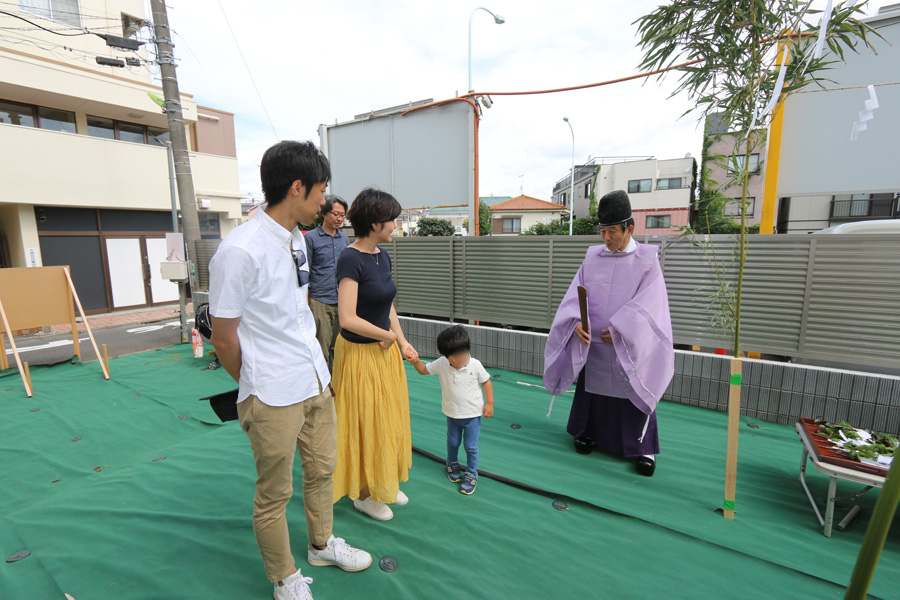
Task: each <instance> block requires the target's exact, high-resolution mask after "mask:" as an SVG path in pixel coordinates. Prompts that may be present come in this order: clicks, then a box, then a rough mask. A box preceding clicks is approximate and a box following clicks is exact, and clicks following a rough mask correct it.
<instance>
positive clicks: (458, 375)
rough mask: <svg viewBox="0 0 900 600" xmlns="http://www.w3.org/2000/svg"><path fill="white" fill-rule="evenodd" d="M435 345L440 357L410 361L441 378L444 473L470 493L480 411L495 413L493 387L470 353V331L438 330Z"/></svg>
mask: <svg viewBox="0 0 900 600" xmlns="http://www.w3.org/2000/svg"><path fill="white" fill-rule="evenodd" d="M437 347H438V352H440V353H441V357H440V358H439V359H437V360H435V361H434V362H431V363H428V364H425V363H423V362H422V361H421V360H419V359H418V358H416V359H415V360H414V361H412V365H413V366H414V367H415V368H416V371H418V372H419V374H420V375H437V376H439V377H440V379H441V395H442V402H441V408H442V409H443V412H444V414H445V415H447V477H448V478H449V479H450V481H452V482H453V483H459V482H462V485H461V486H460V490H459V491H460V492H462V493H463V494H466V495H469V494H472V493H473V492H474V491H475V486H476V485H477V484H478V433H479V431H481V417H482V415H484V416H485V417H488V418H489V417H491V416H493V414H494V388H493V387H492V386H491V376H490V375H488V372H487V371H485V370H484V367H483V366H482V365H481V362H480V361H478V360H477V359H474V358H472V356H471V355H470V354H469V350H470V349H471V344H470V343H469V334H468V333H466V330H465V329H464V328H463V327H462V326H460V325H454V326H453V327H448V328H447V329H445V330H443V331H441V332H440V333H439V334H438V336H437ZM482 389H483V390H484V395H482V393H481V392H482ZM485 398H487V402H485ZM461 440H462V441H463V446H464V447H465V449H466V473H465V475H463V476H460V475H461V474H460V470H459V443H460V441H461Z"/></svg>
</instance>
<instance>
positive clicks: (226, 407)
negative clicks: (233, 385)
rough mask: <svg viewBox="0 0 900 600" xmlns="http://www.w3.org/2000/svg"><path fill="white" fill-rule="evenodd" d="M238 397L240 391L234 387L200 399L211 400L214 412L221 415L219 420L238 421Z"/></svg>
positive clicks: (224, 421)
mask: <svg viewBox="0 0 900 600" xmlns="http://www.w3.org/2000/svg"><path fill="white" fill-rule="evenodd" d="M237 397H238V391H237V390H236V389H234V390H231V391H230V392H223V393H221V394H216V395H215V396H207V397H206V398H200V401H201V402H203V401H204V400H209V405H210V406H211V407H212V409H213V412H214V413H216V416H217V417H219V420H221V421H222V422H223V423H227V422H228V421H237V418H238V412H237Z"/></svg>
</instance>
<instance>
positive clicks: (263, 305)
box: [209, 141, 372, 600]
mask: <svg viewBox="0 0 900 600" xmlns="http://www.w3.org/2000/svg"><path fill="white" fill-rule="evenodd" d="M260 176H261V179H262V188H263V193H264V195H265V198H266V203H267V206H266V209H265V210H264V211H259V212H257V214H256V216H255V217H254V218H253V219H252V220H251V221H249V222H247V223H245V224H243V225H241V226H240V227H237V228H236V229H234V231H232V232H231V233H229V234H228V236H227V237H226V238H225V240H224V241H223V242H222V244H221V245H220V246H219V249H218V251H217V252H216V254H215V256H213V258H212V260H211V261H210V264H209V274H210V286H209V300H210V315H211V316H212V342H213V345H214V346H215V348H216V354H217V355H218V357H219V360H220V361H221V363H222V366H223V367H225V370H226V371H228V374H229V375H231V376H232V377H233V378H234V380H235V381H237V382H238V384H239V390H238V399H237V402H238V417H239V420H240V424H241V428H242V429H243V430H244V432H245V433H246V434H247V437H248V438H250V447H251V448H252V450H253V460H254V463H255V465H256V472H257V477H258V478H257V481H256V496H255V498H254V501H253V530H254V532H255V534H256V540H257V543H258V544H259V550H260V554H261V555H262V558H263V562H264V563H265V567H266V575H267V576H268V578H269V580H270V581H271V582H273V583H274V584H275V589H274V595H275V599H276V600H288V599H289V600H307V599H309V600H311V599H312V596H311V595H310V592H309V585H308V584H310V583H312V579H310V578H308V577H302V576H301V574H300V571H299V570H298V569H297V567H296V565H295V563H294V558H293V556H292V555H291V546H290V537H289V533H288V524H287V518H286V516H285V510H286V507H287V503H288V501H289V500H290V498H291V495H292V493H293V463H294V455H295V452H296V451H295V450H294V448H295V447H296V448H298V449H299V451H300V460H301V464H302V466H303V504H304V508H305V511H306V526H307V531H308V534H309V547H308V553H307V560H308V562H309V563H310V564H311V565H315V566H326V565H333V566H337V567H340V568H341V569H343V570H345V571H362V570H364V569H366V568H367V567H368V566H369V565H370V564H371V563H372V557H371V556H370V555H369V554H368V553H367V552H363V551H362V550H357V549H355V548H352V547H350V546H349V545H348V544H347V543H346V542H344V540H343V539H340V538H335V537H334V535H333V532H332V523H333V512H332V508H333V498H332V488H333V485H334V481H333V479H332V476H333V474H334V469H335V463H336V460H337V418H336V415H335V410H334V398H333V395H332V392H331V385H330V384H331V374H330V373H329V372H328V368H327V366H326V365H325V359H324V358H323V356H322V349H321V347H320V346H319V343H318V342H317V341H316V327H315V321H314V320H313V316H312V312H311V311H310V309H309V306H308V304H307V291H308V288H309V261H308V260H307V254H306V245H305V242H304V239H303V236H302V235H301V234H300V232H299V230H298V229H297V223H303V224H310V223H312V222H313V220H314V219H315V217H316V214H317V213H318V211H319V209H320V208H321V206H322V204H323V203H324V201H325V198H324V195H323V194H324V191H325V186H326V185H327V183H328V180H329V179H330V178H331V169H330V167H329V164H328V159H327V158H325V156H324V155H323V154H322V153H321V152H320V151H319V150H318V149H317V148H316V147H315V146H314V145H313V144H312V143H311V142H302V143H301V142H293V141H286V142H280V143H278V144H276V145H274V146H272V147H271V148H269V149H268V150H267V151H266V153H265V154H264V155H263V158H262V164H261V165H260Z"/></svg>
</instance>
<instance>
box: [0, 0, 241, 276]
mask: <svg viewBox="0 0 900 600" xmlns="http://www.w3.org/2000/svg"><path fill="white" fill-rule="evenodd" d="M79 5H80V8H81V12H82V14H83V18H82V23H81V25H82V27H84V28H86V29H91V28H93V27H96V28H98V29H99V28H100V27H104V28H105V29H104V31H111V32H113V33H115V34H118V35H121V34H122V30H121V15H122V13H125V14H128V15H131V16H133V17H136V18H138V19H145V18H147V15H146V14H145V12H144V2H143V0H80V4H79ZM6 10H7V11H9V12H18V14H20V15H21V16H23V17H25V18H26V19H29V20H30V21H34V22H35V23H40V24H43V25H45V26H47V27H49V28H53V29H59V30H65V28H66V26H65V25H61V24H59V23H56V22H54V21H50V20H47V19H42V18H40V17H38V16H35V15H32V14H30V13H26V12H23V11H20V10H19V9H18V7H17V6H15V5H11V6H9V7H7V8H6ZM103 14H106V15H107V17H105V18H101V17H100V15H103ZM6 26H9V27H13V26H15V27H23V26H24V27H28V25H27V23H25V22H23V21H21V20H19V19H16V18H14V17H12V16H8V15H0V27H6ZM73 31H75V29H73ZM8 33H9V35H8V36H5V37H8V38H10V39H14V38H15V33H14V31H9V32H8ZM27 33H28V36H29V37H31V38H32V39H33V40H36V43H37V44H38V46H46V48H50V47H51V46H53V47H56V48H58V47H59V44H60V43H61V42H60V40H63V38H61V37H59V36H55V35H52V34H50V33H47V32H41V31H31V30H30V29H29V31H28V32H27ZM65 45H66V46H67V47H70V48H72V49H73V50H76V51H82V52H90V53H92V54H97V55H101V56H108V57H111V58H124V57H127V56H132V57H134V56H136V57H140V58H142V59H145V60H146V59H148V58H150V56H149V54H148V52H147V51H146V50H139V51H137V52H136V53H135V52H129V51H126V50H118V49H113V48H109V47H107V45H106V43H105V41H103V40H102V39H100V38H98V37H97V36H90V35H85V36H77V37H67V38H65ZM78 56H79V55H78V53H77V52H73V53H69V52H63V53H60V52H59V51H58V50H57V51H55V52H54V51H52V50H47V49H42V48H39V47H36V46H35V45H32V44H29V45H23V44H15V43H13V42H11V41H10V40H9V39H4V40H2V41H0V99H4V100H10V101H14V102H21V103H26V104H31V105H36V106H42V107H48V108H55V109H61V110H66V111H69V112H72V113H74V115H75V129H76V133H62V132H57V131H51V130H48V129H38V128H34V127H27V126H19V125H9V124H0V181H2V187H0V228H2V233H3V236H4V244H5V245H6V246H7V253H8V255H9V258H10V263H11V264H10V266H25V265H26V264H27V263H26V260H25V259H26V257H25V253H26V250H27V249H28V248H38V252H39V251H40V250H39V249H40V244H39V243H38V242H39V240H38V238H37V232H36V229H35V227H34V209H33V206H34V205H43V206H67V207H82V208H117V209H131V210H160V211H162V210H169V209H170V207H171V200H170V192H169V176H168V165H167V157H166V150H165V148H162V147H159V146H151V145H147V144H137V143H129V142H125V141H118V140H107V139H102V138H98V137H90V136H88V135H87V134H88V126H87V118H88V115H93V116H98V117H105V118H109V119H116V120H119V121H124V122H128V123H135V124H139V125H145V126H149V127H157V128H161V129H168V123H167V120H166V116H165V115H164V114H163V112H162V110H161V108H160V107H159V106H158V105H157V104H156V103H155V102H154V101H153V100H152V99H151V98H150V97H149V96H148V93H153V94H156V95H157V96H162V90H161V88H159V87H157V86H155V85H153V84H152V78H151V74H150V70H149V69H148V68H147V67H146V66H142V67H134V68H125V69H123V68H116V67H102V66H99V65H97V64H96V62H95V61H93V60H87V59H86V60H79V59H78ZM181 103H182V109H183V111H184V119H185V124H186V125H187V126H188V127H189V128H192V126H193V125H194V124H195V123H196V121H197V105H196V103H195V102H194V100H193V98H192V97H191V95H189V94H182V97H181ZM191 138H192V136H191V135H189V136H188V144H189V145H192V144H193V140H192V139H191ZM191 167H192V172H193V176H194V187H195V191H196V195H197V198H198V199H204V198H205V199H209V200H210V201H211V206H210V208H209V209H207V212H214V213H218V214H219V226H220V233H221V235H222V236H223V237H224V236H225V235H226V234H227V233H228V232H229V231H230V230H231V229H233V228H234V227H235V226H236V225H237V224H239V223H240V219H241V210H240V191H239V181H238V169H237V160H236V159H235V158H231V157H228V156H213V155H210V154H199V153H196V152H194V153H192V154H191Z"/></svg>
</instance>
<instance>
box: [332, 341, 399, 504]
mask: <svg viewBox="0 0 900 600" xmlns="http://www.w3.org/2000/svg"><path fill="white" fill-rule="evenodd" d="M332 382H333V386H334V391H335V398H334V407H335V410H336V411H337V422H338V424H337V469H336V470H335V472H334V501H335V502H337V501H338V500H340V499H341V498H343V497H344V496H349V497H350V498H351V499H354V500H355V499H357V498H359V494H360V491H362V490H366V489H367V490H368V491H369V494H371V496H372V498H373V499H374V500H377V501H379V502H386V503H392V502H394V501H395V500H396V499H397V491H398V490H399V489H400V482H401V481H408V480H409V474H408V471H409V469H410V467H412V436H411V435H410V431H409V390H408V389H407V387H406V370H405V369H404V368H403V356H402V355H401V354H400V348H399V346H397V345H396V344H394V345H393V346H391V348H389V349H387V350H385V349H384V348H382V347H381V344H377V343H375V344H355V343H353V342H348V341H347V340H345V339H344V338H343V336H338V339H337V344H336V345H335V348H334V373H333V376H332Z"/></svg>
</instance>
